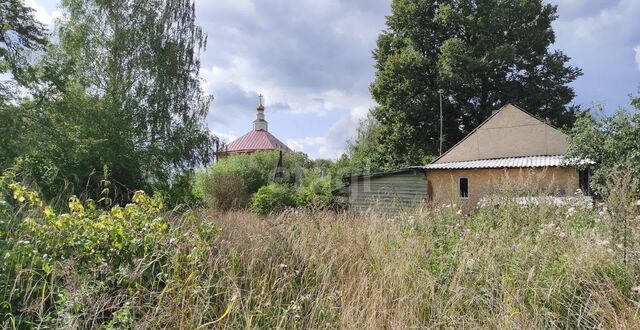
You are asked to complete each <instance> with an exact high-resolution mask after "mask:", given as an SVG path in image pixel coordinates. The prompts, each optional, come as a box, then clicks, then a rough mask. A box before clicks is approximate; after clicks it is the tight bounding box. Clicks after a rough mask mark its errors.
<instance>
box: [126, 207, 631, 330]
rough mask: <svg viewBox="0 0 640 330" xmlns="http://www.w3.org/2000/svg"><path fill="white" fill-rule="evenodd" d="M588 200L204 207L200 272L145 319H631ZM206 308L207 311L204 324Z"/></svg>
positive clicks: (218, 323) (625, 273) (316, 324)
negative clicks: (411, 206) (211, 235)
mask: <svg viewBox="0 0 640 330" xmlns="http://www.w3.org/2000/svg"><path fill="white" fill-rule="evenodd" d="M598 212H600V213H602V212H601V210H600V211H598V210H588V209H575V208H560V207H557V206H552V205H538V206H534V207H526V208H523V207H519V206H515V205H506V206H502V207H499V208H495V209H487V210H482V211H480V212H479V213H477V214H474V215H472V216H464V215H462V214H460V212H458V210H457V209H455V208H454V207H451V208H443V209H438V210H434V209H428V208H423V209H419V210H416V211H415V212H412V213H410V214H402V215H397V216H395V217H393V218H389V217H388V216H384V215H381V214H379V213H375V212H371V213H369V214H366V215H363V216H355V215H351V214H348V213H344V214H333V213H306V212H301V211H289V212H285V213H283V214H280V215H278V216H272V217H267V218H260V217H256V216H254V215H252V214H249V213H244V212H234V213H227V214H218V213H211V212H207V211H204V212H203V213H202V215H201V217H204V218H207V217H208V218H211V219H214V221H215V222H216V223H217V224H219V226H220V227H221V232H220V234H219V237H218V238H217V241H216V244H215V246H212V247H211V252H210V254H209V260H208V264H207V267H206V268H205V269H200V270H198V272H199V273H200V274H201V275H204V277H201V278H200V280H199V281H197V283H196V282H194V283H190V284H189V283H187V287H188V286H191V288H190V289H189V288H187V287H184V286H183V287H181V288H180V289H181V290H187V291H189V293H183V294H182V295H179V297H180V298H179V299H174V300H172V301H171V304H169V305H167V306H159V307H158V309H159V310H158V313H157V314H155V315H154V317H155V319H156V320H159V321H160V323H157V324H156V325H159V324H163V325H167V324H169V325H170V326H171V327H174V326H175V327H183V328H188V327H197V326H198V325H202V324H204V325H205V327H215V328H291V329H294V328H313V329H329V328H330V329H334V328H349V329H353V328H359V329H377V328H394V329H406V328H425V327H427V328H626V329H633V328H637V327H638V325H639V324H640V323H639V322H640V318H639V317H638V301H639V299H638V298H639V296H638V295H636V294H635V293H633V292H632V290H631V288H632V286H634V285H635V284H636V282H637V281H638V277H637V275H638V268H637V264H633V263H631V264H625V263H624V262H623V259H624V257H623V255H622V250H621V248H620V247H618V246H616V245H615V244H613V243H609V242H610V241H611V240H610V238H609V233H608V231H607V230H606V228H605V226H604V224H605V223H606V221H607V217H608V215H607V214H606V212H605V213H602V214H598ZM185 276H188V275H187V274H185ZM203 279H204V281H203ZM203 286H204V287H206V290H204V291H203V290H202V287H203ZM196 292H199V293H198V294H195V293H196ZM185 295H186V297H185ZM198 295H199V296H198ZM186 298H188V301H185V299H186ZM207 311H212V312H213V313H212V314H211V315H217V316H218V317H215V318H213V319H210V320H209V322H210V323H207V320H206V318H205V317H203V314H206V313H207ZM221 315H222V317H221V318H220V317H219V316H221ZM168 320H171V321H168ZM166 322H169V323H166ZM171 322H176V323H171ZM138 325H139V326H145V327H147V326H148V327H151V325H152V324H151V323H144V322H143V323H140V324H138Z"/></svg>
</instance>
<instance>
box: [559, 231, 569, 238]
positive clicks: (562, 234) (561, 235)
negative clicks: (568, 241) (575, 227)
mask: <svg viewBox="0 0 640 330" xmlns="http://www.w3.org/2000/svg"><path fill="white" fill-rule="evenodd" d="M558 236H560V237H561V238H564V237H566V236H567V234H566V233H565V232H561V233H560V234H558Z"/></svg>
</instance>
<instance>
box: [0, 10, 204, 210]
mask: <svg viewBox="0 0 640 330" xmlns="http://www.w3.org/2000/svg"><path fill="white" fill-rule="evenodd" d="M61 9H62V11H63V13H64V15H63V17H62V18H61V19H60V20H58V21H57V24H56V27H55V29H54V31H53V32H52V33H51V34H49V33H48V32H47V30H46V28H45V27H44V26H43V25H42V24H40V23H39V22H37V21H36V20H35V18H34V15H33V10H32V9H30V8H28V7H26V6H25V5H24V3H23V2H22V1H21V0H12V1H8V2H7V1H5V2H3V3H2V4H0V17H1V21H2V24H0V38H1V39H0V74H4V75H7V76H9V77H10V79H8V80H7V81H4V82H3V83H2V85H0V88H1V89H0V172H7V171H12V172H14V173H15V174H16V175H18V176H22V177H23V179H24V180H30V181H32V182H34V183H36V184H37V185H38V187H39V188H40V190H41V191H42V193H43V194H44V196H45V198H53V197H55V196H66V195H68V194H86V195H87V197H92V198H97V197H104V196H103V195H107V197H108V198H110V199H112V200H113V201H114V202H116V203H121V202H126V201H128V200H130V198H131V197H132V195H133V191H134V190H136V189H145V190H147V191H152V192H161V193H163V194H164V195H165V196H166V197H167V198H168V199H169V200H170V199H177V200H178V199H184V198H185V196H183V193H184V192H185V191H188V192H190V191H191V189H190V184H191V182H192V180H191V176H192V173H193V171H194V169H195V168H197V167H199V166H202V165H205V164H208V163H209V162H210V161H211V160H212V158H213V156H214V151H215V150H214V145H215V144H214V142H215V137H214V136H212V135H211V133H210V132H209V130H208V129H207V127H206V125H205V123H204V119H205V116H206V114H207V111H208V109H209V102H210V96H209V95H207V94H206V93H205V92H204V91H203V89H202V87H201V85H200V77H199V69H200V54H201V52H202V51H203V50H204V49H205V47H206V35H205V33H204V32H203V31H202V29H201V28H200V27H199V26H198V25H196V23H195V8H194V3H193V1H191V0H131V1H97V0H90V1H82V0H69V1H63V2H62V3H61Z"/></svg>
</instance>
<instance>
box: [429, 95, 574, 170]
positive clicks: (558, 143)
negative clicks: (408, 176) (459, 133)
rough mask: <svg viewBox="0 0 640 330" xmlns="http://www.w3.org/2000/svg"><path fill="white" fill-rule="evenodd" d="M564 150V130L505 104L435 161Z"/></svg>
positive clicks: (565, 144)
mask: <svg viewBox="0 0 640 330" xmlns="http://www.w3.org/2000/svg"><path fill="white" fill-rule="evenodd" d="M566 151H567V137H566V135H565V134H563V133H562V132H560V131H559V130H557V129H555V128H553V127H551V126H549V125H547V124H545V123H543V122H541V121H539V120H538V119H536V118H534V117H532V116H531V115H529V114H527V113H526V112H524V111H522V110H520V109H518V108H517V107H515V106H513V105H511V104H508V105H506V106H504V107H503V108H502V109H500V110H499V111H498V113H496V114H495V115H494V116H493V117H491V118H490V119H489V120H488V121H487V122H485V123H484V124H483V125H481V126H480V127H479V128H478V129H477V130H476V131H475V132H474V133H472V134H471V135H469V136H468V137H466V138H465V139H464V140H463V141H462V142H460V143H459V144H458V145H457V146H455V147H454V148H452V149H451V150H449V151H448V152H447V153H445V154H444V156H442V158H440V159H438V160H437V161H436V163H448V162H458V161H467V160H478V159H492V158H503V157H520V156H539V155H563V154H565V152H566Z"/></svg>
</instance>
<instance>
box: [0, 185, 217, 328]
mask: <svg viewBox="0 0 640 330" xmlns="http://www.w3.org/2000/svg"><path fill="white" fill-rule="evenodd" d="M9 188H10V190H9V191H8V192H9V194H8V195H9V197H10V198H9V199H7V200H2V202H1V203H0V212H2V215H3V217H2V220H1V221H0V236H1V238H2V243H1V244H0V247H1V248H2V251H3V252H2V257H0V312H1V315H2V316H0V324H1V326H2V327H9V326H10V327H14V328H15V327H17V328H38V327H45V328H67V327H79V328H88V327H96V326H99V325H104V326H106V327H107V328H110V327H111V328H113V327H118V326H124V325H126V324H132V323H133V322H134V321H135V320H139V319H138V317H139V316H140V315H144V314H146V313H152V312H153V310H154V308H155V307H154V306H155V305H156V304H162V303H163V302H162V301H165V302H166V301H167V300H169V299H170V297H169V296H170V295H171V294H179V293H180V291H179V290H178V288H180V287H185V286H188V285H189V284H188V281H189V280H190V279H196V280H197V279H198V278H199V275H198V274H197V273H195V272H194V273H193V275H191V276H190V277H188V278H187V277H182V276H184V273H183V272H184V271H191V272H193V270H191V268H193V267H196V268H201V267H202V265H203V260H206V258H205V257H204V256H205V255H206V254H207V251H208V246H210V245H211V244H212V241H213V239H215V237H216V234H217V228H216V227H215V226H213V225H212V224H211V223H208V222H206V221H205V222H201V221H198V223H197V224H195V223H193V218H194V215H193V214H186V215H185V216H184V218H183V219H184V220H183V221H186V222H190V223H191V224H190V225H189V226H191V229H189V230H181V229H180V228H177V227H176V226H174V227H173V228H172V227H171V225H170V223H169V221H167V220H166V218H165V214H164V212H163V204H162V202H161V199H159V198H157V197H155V198H149V197H147V196H146V195H145V194H144V192H142V191H138V192H136V193H135V194H134V197H133V198H132V202H133V204H129V205H127V206H126V207H120V206H115V207H112V208H110V209H108V210H105V209H103V208H101V207H99V205H100V204H103V203H104V202H105V200H102V201H99V202H94V201H92V200H87V201H86V202H84V203H83V202H81V201H80V200H79V199H78V198H77V197H75V196H71V197H70V198H69V203H68V213H57V212H56V211H55V210H54V209H53V208H52V207H50V206H46V205H45V204H44V203H43V202H42V201H41V199H40V197H39V196H38V194H37V193H35V192H33V191H30V190H29V189H27V188H26V187H25V186H23V185H22V184H18V183H10V184H9ZM5 192H7V191H6V190H5V191H3V193H5ZM4 196H6V195H4ZM190 219H191V220H190ZM176 244H180V246H181V248H177V247H176ZM163 290H166V291H164V292H163ZM170 292H171V293H170ZM141 297H145V298H144V300H140V298H141ZM99 304H108V306H106V309H101V308H99V307H98V306H99ZM103 307H105V306H103ZM92 313H93V314H92Z"/></svg>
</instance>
